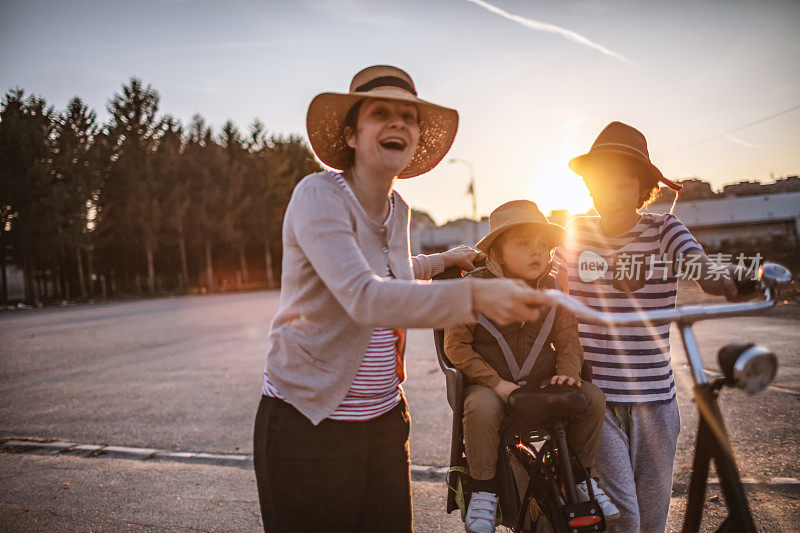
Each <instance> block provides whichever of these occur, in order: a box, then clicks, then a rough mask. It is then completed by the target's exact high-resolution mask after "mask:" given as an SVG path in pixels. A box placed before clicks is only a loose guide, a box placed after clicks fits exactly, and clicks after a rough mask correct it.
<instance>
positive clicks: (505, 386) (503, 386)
mask: <svg viewBox="0 0 800 533" xmlns="http://www.w3.org/2000/svg"><path fill="white" fill-rule="evenodd" d="M518 388H519V385H517V384H516V383H511V382H510V381H506V380H501V381H500V383H498V384H497V385H495V386H494V387H492V390H493V391H494V392H495V393H497V395H498V396H500V399H501V400H503V403H508V395H509V394H511V393H512V392H514V391H515V390H517V389H518Z"/></svg>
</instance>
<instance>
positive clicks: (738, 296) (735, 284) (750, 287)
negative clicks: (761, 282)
mask: <svg viewBox="0 0 800 533" xmlns="http://www.w3.org/2000/svg"><path fill="white" fill-rule="evenodd" d="M727 274H728V276H727V277H725V278H724V279H723V291H724V292H723V295H724V296H725V299H726V300H728V301H729V302H744V301H747V300H750V299H751V298H753V296H754V295H755V294H756V288H757V283H756V282H755V281H754V280H753V279H752V277H753V276H752V274H751V273H750V272H745V271H742V270H739V269H737V268H736V267H734V266H733V265H730V267H729V268H728V272H727Z"/></svg>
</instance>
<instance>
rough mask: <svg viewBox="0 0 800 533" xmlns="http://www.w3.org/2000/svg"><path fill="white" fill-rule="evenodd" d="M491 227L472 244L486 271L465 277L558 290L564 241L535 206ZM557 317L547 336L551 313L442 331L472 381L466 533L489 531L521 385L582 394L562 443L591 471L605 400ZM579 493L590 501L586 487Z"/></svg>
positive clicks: (561, 312)
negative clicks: (509, 417)
mask: <svg viewBox="0 0 800 533" xmlns="http://www.w3.org/2000/svg"><path fill="white" fill-rule="evenodd" d="M489 227H490V230H491V232H490V233H489V235H487V236H486V237H484V238H483V239H482V240H481V241H480V242H479V243H478V244H477V248H478V249H479V250H480V251H482V252H484V253H486V254H487V255H488V258H487V260H486V266H485V267H482V268H479V269H476V270H474V271H472V272H470V274H469V275H470V276H474V277H477V278H493V277H497V278H502V277H505V278H516V279H520V280H522V281H524V282H525V283H528V284H529V285H530V286H531V287H534V288H541V289H552V288H554V287H555V286H556V281H555V278H554V277H552V276H551V275H550V269H551V257H552V250H553V248H555V247H556V246H557V245H558V244H560V243H561V242H562V241H563V240H564V230H563V228H561V227H560V226H558V225H556V224H550V223H549V222H548V220H547V218H545V216H544V215H543V214H542V213H541V212H540V211H539V209H538V208H537V207H536V204H535V203H533V202H529V201H527V200H515V201H512V202H508V203H506V204H503V205H501V206H500V207H498V208H497V209H495V210H494V211H493V212H492V214H491V215H490V216H489ZM554 313H555V314H554V319H552V322H551V327H550V329H549V331H548V329H547V328H548V326H546V325H545V324H547V323H548V321H547V315H548V311H545V312H544V313H542V315H541V317H540V318H539V319H538V320H536V321H535V322H525V323H522V324H520V323H516V324H508V325H498V324H494V323H492V322H490V321H488V319H485V318H483V317H482V319H481V322H479V323H478V324H465V325H460V326H456V327H453V328H448V329H446V330H445V340H444V343H445V346H444V349H445V353H446V354H447V357H448V358H449V359H450V361H451V362H452V363H453V365H455V366H456V367H457V368H459V369H461V370H462V371H463V372H464V374H465V375H466V377H467V378H468V379H469V381H470V385H468V386H467V388H466V391H465V397H464V446H465V451H466V456H467V464H468V466H469V472H470V476H471V477H472V479H473V493H472V498H471V500H470V504H469V508H468V510H467V515H466V519H465V521H464V525H465V528H466V530H467V532H474V533H484V532H492V531H494V524H495V517H496V511H497V495H496V494H497V487H496V486H495V480H494V478H495V471H496V466H497V452H498V447H499V445H500V422H501V420H502V419H503V417H504V415H505V403H506V401H507V400H508V396H509V394H511V392H512V391H514V390H515V389H517V388H519V385H518V383H521V382H525V383H544V382H547V381H549V382H550V383H554V384H559V385H562V384H566V385H569V386H573V387H579V388H580V389H581V390H582V391H583V393H584V395H585V396H586V399H587V400H588V405H589V407H588V408H587V410H586V412H585V413H583V414H582V415H580V416H578V417H576V418H575V419H573V420H572V421H570V424H569V429H568V434H567V438H568V440H569V443H570V445H571V446H572V447H573V448H574V449H575V452H576V453H577V455H578V457H579V459H580V461H581V463H582V464H583V465H584V466H586V467H587V468H588V467H591V466H592V465H593V463H594V457H595V454H596V453H597V446H598V444H599V439H600V436H601V434H602V429H603V416H604V412H605V398H604V397H603V393H602V391H600V389H599V388H597V387H596V386H594V385H592V384H591V383H583V382H582V381H581V376H580V371H581V366H582V364H583V350H582V349H581V345H580V339H579V337H578V325H577V321H576V320H575V316H574V315H573V314H572V313H570V312H569V311H567V310H565V309H562V308H557V309H556V310H555V312H554ZM492 330H493V331H492ZM540 334H541V335H543V336H545V339H546V342H544V343H543V344H539V346H543V348H542V349H541V351H540V352H539V353H538V354H531V351H532V348H533V346H534V344H535V341H536V339H537V337H538V336H539V335H540ZM495 335H502V337H503V338H504V339H505V343H506V345H507V346H508V347H510V350H511V355H513V358H514V361H511V360H508V361H507V360H506V356H507V355H506V354H504V352H503V349H502V348H501V345H500V343H499V342H498V340H499V339H498V338H497V337H496V336H495ZM551 344H552V346H554V347H555V351H553V350H552V349H551V348H550V346H551ZM529 355H531V356H534V357H536V358H535V364H533V366H532V367H531V368H530V371H529V372H525V375H520V374H521V373H522V372H523V371H525V368H526V367H525V361H526V359H527V358H528V357H529ZM512 369H513V370H512ZM514 373H517V375H514ZM592 484H593V487H594V493H595V497H596V498H597V500H598V503H599V504H600V505H601V507H602V509H603V513H604V514H605V515H606V517H607V519H609V520H613V519H614V518H615V516H619V511H618V510H617V509H616V508H615V507H614V505H613V504H612V503H611V502H610V501H609V499H608V497H607V496H606V495H605V494H604V493H603V491H602V489H600V488H599V487H598V486H597V484H596V483H595V482H594V480H592ZM578 487H579V492H582V493H583V494H584V497H586V499H587V500H588V492H587V487H586V483H585V482H583V483H582V484H579V485H578Z"/></svg>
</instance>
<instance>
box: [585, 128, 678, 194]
mask: <svg viewBox="0 0 800 533" xmlns="http://www.w3.org/2000/svg"><path fill="white" fill-rule="evenodd" d="M608 154H614V155H617V156H621V157H624V158H626V159H628V160H630V161H633V162H635V163H637V164H639V165H641V168H642V169H643V170H644V171H645V174H646V175H647V176H649V177H650V179H651V180H652V181H653V182H655V183H657V182H661V183H663V184H664V185H666V186H667V187H669V188H670V189H673V190H675V191H679V190H681V188H682V187H683V186H682V185H681V184H679V183H675V182H674V181H672V180H669V179H667V178H665V177H664V175H663V174H662V173H661V171H660V170H658V168H657V167H656V166H655V165H654V164H653V163H652V162H651V161H650V153H649V152H648V151H647V140H645V138H644V135H643V134H642V132H640V131H639V130H637V129H636V128H634V127H633V126H628V125H627V124H625V123H623V122H612V123H611V124H609V125H608V126H606V127H605V128H603V131H601V132H600V135H598V136H597V139H595V141H594V143H593V144H592V147H591V148H590V149H589V152H588V153H585V154H583V155H579V156H578V157H575V158H573V159H572V160H571V161H570V162H569V168H570V169H572V171H573V172H575V173H577V174H580V175H581V176H584V177H585V176H586V174H587V173H591V170H592V167H593V166H594V165H595V164H596V163H597V161H598V159H600V158H602V157H604V156H607V155H608Z"/></svg>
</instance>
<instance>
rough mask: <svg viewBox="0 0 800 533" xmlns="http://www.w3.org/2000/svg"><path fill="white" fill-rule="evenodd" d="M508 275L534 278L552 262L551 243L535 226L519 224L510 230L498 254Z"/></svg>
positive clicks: (528, 278)
mask: <svg viewBox="0 0 800 533" xmlns="http://www.w3.org/2000/svg"><path fill="white" fill-rule="evenodd" d="M493 255H496V257H495V258H496V259H497V260H498V261H499V262H500V264H501V265H502V266H503V272H504V273H505V275H506V277H509V278H520V279H525V280H534V279H536V278H538V277H539V276H541V275H542V274H543V273H544V270H545V268H547V265H548V264H549V263H550V243H548V242H547V241H546V240H545V239H543V238H542V237H541V235H540V230H538V229H537V228H536V227H535V226H517V227H515V228H511V229H510V230H508V233H507V234H506V235H504V236H503V240H502V243H501V244H500V246H499V250H498V251H497V253H496V254H493Z"/></svg>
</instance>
